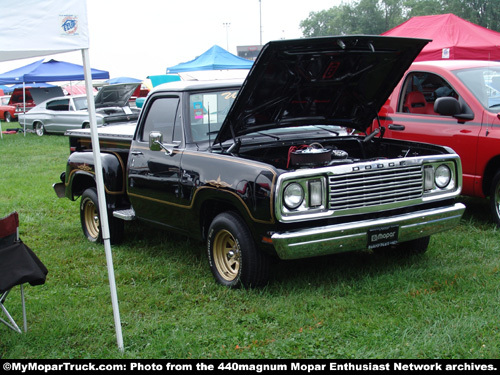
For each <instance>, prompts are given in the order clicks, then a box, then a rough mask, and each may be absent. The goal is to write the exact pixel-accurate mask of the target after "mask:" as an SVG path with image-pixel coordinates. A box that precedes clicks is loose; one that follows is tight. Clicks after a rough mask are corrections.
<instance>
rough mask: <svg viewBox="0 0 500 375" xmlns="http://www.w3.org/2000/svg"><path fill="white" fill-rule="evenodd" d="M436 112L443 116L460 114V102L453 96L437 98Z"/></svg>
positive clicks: (435, 103)
mask: <svg viewBox="0 0 500 375" xmlns="http://www.w3.org/2000/svg"><path fill="white" fill-rule="evenodd" d="M434 112H436V113H439V114H440V115H443V116H456V115H458V114H460V103H459V102H458V100H457V99H455V98H452V97H451V96H445V97H442V98H437V99H436V101H435V102H434Z"/></svg>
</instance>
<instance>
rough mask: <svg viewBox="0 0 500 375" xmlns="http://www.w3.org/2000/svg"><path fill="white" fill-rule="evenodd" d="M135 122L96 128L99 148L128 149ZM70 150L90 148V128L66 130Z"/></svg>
mask: <svg viewBox="0 0 500 375" xmlns="http://www.w3.org/2000/svg"><path fill="white" fill-rule="evenodd" d="M136 126H137V124H136V123H127V124H121V125H111V126H103V127H99V128H97V133H98V135H99V144H100V147H101V149H126V150H128V149H130V144H131V142H132V138H133V137H134V132H135V128H136ZM65 135H67V136H68V137H69V144H70V150H71V152H74V151H85V150H92V143H91V133H90V129H78V130H68V131H66V133H65Z"/></svg>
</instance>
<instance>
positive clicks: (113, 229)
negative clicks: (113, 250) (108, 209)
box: [80, 188, 124, 244]
mask: <svg viewBox="0 0 500 375" xmlns="http://www.w3.org/2000/svg"><path fill="white" fill-rule="evenodd" d="M80 222H81V225H82V230H83V234H84V235H85V237H87V239H88V240H89V241H90V242H95V243H103V239H102V230H101V219H100V214H99V201H98V199H97V190H96V188H88V189H86V190H85V191H84V192H83V194H82V199H81V202H80ZM108 223H109V232H110V242H111V243H112V244H116V243H119V242H120V241H121V240H122V238H123V232H124V222H123V220H120V219H117V218H115V217H113V216H112V215H108Z"/></svg>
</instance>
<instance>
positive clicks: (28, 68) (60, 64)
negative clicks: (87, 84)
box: [0, 59, 109, 134]
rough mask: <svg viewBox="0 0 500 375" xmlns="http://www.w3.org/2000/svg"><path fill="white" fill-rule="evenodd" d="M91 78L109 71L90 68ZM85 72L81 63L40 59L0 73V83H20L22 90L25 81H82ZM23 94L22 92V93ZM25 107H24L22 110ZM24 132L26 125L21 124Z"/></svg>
mask: <svg viewBox="0 0 500 375" xmlns="http://www.w3.org/2000/svg"><path fill="white" fill-rule="evenodd" d="M90 71H91V76H92V79H107V78H109V72H107V71H105V70H98V69H91V70H90ZM84 79H85V74H84V70H83V66H82V65H77V64H72V63H68V62H64V61H57V60H53V59H52V60H49V61H47V62H43V59H42V60H38V61H35V62H33V63H31V64H28V65H25V66H22V67H20V68H17V69H14V70H11V71H9V72H6V73H3V74H0V84H11V83H14V84H22V85H23V92H24V87H25V85H26V84H27V83H29V84H31V83H37V82H56V81H82V80H84ZM23 96H24V93H23ZM25 111H26V108H24V112H25ZM23 128H24V131H25V134H26V125H25V124H24V126H23Z"/></svg>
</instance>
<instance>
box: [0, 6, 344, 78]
mask: <svg viewBox="0 0 500 375" xmlns="http://www.w3.org/2000/svg"><path fill="white" fill-rule="evenodd" d="M344 1H345V0H344ZM340 3H341V0H305V1H290V0H261V1H259V0H87V13H88V22H89V35H90V63H91V66H92V68H96V69H102V70H107V71H109V73H110V77H111V78H115V77H122V76H127V77H134V78H138V79H144V78H146V77H147V76H148V75H156V74H165V71H166V69H167V67H169V66H173V65H176V64H179V63H181V62H186V61H190V60H192V59H194V58H195V57H197V56H199V55H200V54H202V53H203V52H205V51H206V50H208V49H209V48H210V47H212V46H213V45H214V44H217V45H219V46H220V47H222V48H225V49H227V50H228V51H229V52H231V53H233V54H235V55H236V54H237V52H236V46H242V45H243V46H245V45H258V44H259V43H260V38H261V27H260V25H261V21H260V19H261V17H260V16H262V42H263V44H265V43H266V42H268V41H270V40H277V39H293V38H300V37H301V36H302V33H301V30H300V28H299V23H300V21H302V20H304V19H306V18H307V17H308V16H309V13H310V12H317V11H321V10H325V9H329V8H331V7H333V6H337V5H339V4H340ZM225 24H228V25H227V26H225ZM50 58H53V59H56V60H61V61H68V62H72V63H77V64H82V57H81V53H80V52H71V53H65V54H59V55H52V56H48V57H47V58H46V60H48V59H50ZM35 60H38V59H25V60H17V61H12V62H4V63H0V73H4V72H6V71H9V70H12V69H15V68H17V67H20V66H23V65H26V64H28V63H30V62H32V61H35Z"/></svg>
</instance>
